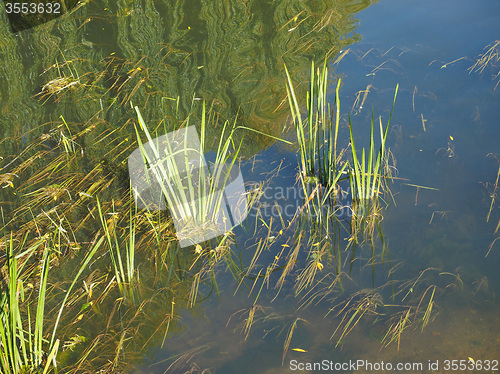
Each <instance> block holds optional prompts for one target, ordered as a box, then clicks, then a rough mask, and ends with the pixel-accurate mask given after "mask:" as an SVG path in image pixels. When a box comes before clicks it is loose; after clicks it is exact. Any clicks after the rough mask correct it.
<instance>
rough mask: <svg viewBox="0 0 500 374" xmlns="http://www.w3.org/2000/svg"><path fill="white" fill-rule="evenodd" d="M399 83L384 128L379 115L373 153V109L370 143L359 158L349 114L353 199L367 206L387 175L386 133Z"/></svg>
mask: <svg viewBox="0 0 500 374" xmlns="http://www.w3.org/2000/svg"><path fill="white" fill-rule="evenodd" d="M398 88H399V84H398V85H397V86H396V90H395V92H394V101H393V103H392V108H391V114H390V115H389V120H388V121H387V125H386V126H385V129H384V128H383V125H382V118H380V117H379V129H380V147H379V149H378V151H377V153H375V141H374V135H373V129H374V120H373V111H372V117H371V126H370V145H369V149H368V151H367V152H365V148H363V149H362V154H361V158H358V155H357V153H356V147H355V142H354V136H353V131H352V127H353V126H352V122H351V117H350V116H349V132H350V138H351V150H352V151H351V155H352V163H353V167H351V168H350V173H351V174H350V182H351V191H352V196H353V200H354V201H356V202H358V203H360V204H362V205H363V206H367V205H366V202H368V201H371V200H373V199H375V198H377V197H378V195H379V194H380V193H381V185H382V182H383V180H384V178H385V177H386V176H387V175H388V174H387V173H388V171H387V170H388V169H387V159H388V153H387V149H386V141H387V134H388V131H389V125H390V123H391V118H392V113H393V110H394V104H395V103H396V97H397V94H398ZM366 153H368V159H367V158H366Z"/></svg>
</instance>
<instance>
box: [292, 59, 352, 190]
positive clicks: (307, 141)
mask: <svg viewBox="0 0 500 374" xmlns="http://www.w3.org/2000/svg"><path fill="white" fill-rule="evenodd" d="M285 72H286V76H287V93H288V100H289V105H290V110H291V114H292V119H293V122H294V125H295V130H296V134H297V142H298V144H299V157H300V176H301V179H302V180H303V181H304V182H306V183H309V182H317V183H320V184H321V185H322V186H324V187H325V188H327V190H328V191H327V193H326V194H327V195H328V194H330V193H332V191H333V190H334V189H335V188H336V185H337V181H338V180H339V178H340V176H341V175H342V173H343V171H344V168H345V167H346V165H345V163H344V165H343V166H342V167H339V166H340V159H341V156H342V152H341V153H340V154H339V155H338V154H337V138H338V131H339V125H340V96H339V90H340V85H341V80H340V79H339V80H338V82H337V88H336V91H335V99H334V103H333V106H334V110H332V109H331V107H330V104H329V103H327V98H326V95H327V89H328V69H327V67H326V60H325V62H324V64H323V68H321V69H320V68H318V69H315V68H314V61H313V62H312V64H311V82H310V86H309V90H308V92H307V116H306V117H305V120H302V113H301V109H300V106H299V103H298V101H297V96H296V94H295V90H294V87H293V83H292V80H291V78H290V74H289V73H288V69H287V68H286V66H285ZM334 112H335V116H334Z"/></svg>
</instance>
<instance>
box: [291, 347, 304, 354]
mask: <svg viewBox="0 0 500 374" xmlns="http://www.w3.org/2000/svg"><path fill="white" fill-rule="evenodd" d="M292 351H295V352H302V353H305V352H307V351H306V350H304V349H302V348H292Z"/></svg>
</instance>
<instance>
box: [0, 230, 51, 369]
mask: <svg viewBox="0 0 500 374" xmlns="http://www.w3.org/2000/svg"><path fill="white" fill-rule="evenodd" d="M4 240H5V242H4V244H5V248H6V250H7V251H6V255H7V259H6V261H5V262H6V267H7V274H6V275H7V276H6V279H5V278H4V281H5V284H0V287H1V289H0V291H1V295H0V367H1V369H2V370H1V372H2V373H4V374H18V373H23V372H32V371H33V370H39V371H41V370H43V374H45V373H48V372H49V370H50V368H51V366H54V367H57V365H56V364H55V356H56V354H57V352H58V349H59V340H56V341H51V342H50V344H47V343H46V342H47V341H46V340H45V339H44V337H43V335H44V332H45V331H44V321H43V319H44V315H45V299H46V291H47V277H48V271H49V263H50V250H49V249H48V248H45V249H44V251H43V259H42V262H41V268H40V283H39V284H40V285H39V289H38V297H37V299H36V314H35V315H34V316H33V315H31V313H30V307H31V303H32V301H31V302H29V301H28V300H29V296H28V295H27V293H28V291H29V290H30V289H33V287H34V286H33V285H31V287H30V284H29V282H26V279H24V281H23V278H22V277H21V274H22V273H23V269H24V266H25V265H26V262H27V260H28V259H29V258H30V257H31V256H33V254H34V253H35V251H36V250H37V248H38V247H39V246H42V245H44V243H43V241H39V242H38V243H37V244H35V245H34V246H31V247H29V248H27V249H25V252H24V256H27V258H25V259H24V262H23V263H21V264H19V263H18V257H21V256H20V255H19V254H14V239H13V235H12V233H11V234H10V237H9V239H7V236H5V237H4ZM7 240H8V241H7ZM25 282H26V283H25ZM32 292H34V290H32ZM26 304H27V308H26V310H27V316H22V314H23V313H22V312H21V310H22V309H25V307H26ZM33 317H34V320H33V319H32V318H33ZM26 319H27V321H26Z"/></svg>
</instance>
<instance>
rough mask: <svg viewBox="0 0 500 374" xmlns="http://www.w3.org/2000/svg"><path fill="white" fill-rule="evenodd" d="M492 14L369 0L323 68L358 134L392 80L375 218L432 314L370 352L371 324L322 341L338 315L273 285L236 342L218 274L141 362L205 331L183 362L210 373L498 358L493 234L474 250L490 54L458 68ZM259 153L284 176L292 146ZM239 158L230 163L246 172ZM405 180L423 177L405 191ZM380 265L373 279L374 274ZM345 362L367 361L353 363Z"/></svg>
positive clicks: (230, 301) (238, 304)
mask: <svg viewBox="0 0 500 374" xmlns="http://www.w3.org/2000/svg"><path fill="white" fill-rule="evenodd" d="M498 15H500V2H499V1H496V0H490V1H477V2H471V1H455V0H453V1H452V0H449V1H419V2H414V1H401V0H382V1H380V2H378V3H375V4H373V5H372V6H370V7H369V8H368V9H366V10H364V11H362V12H361V13H359V14H358V15H357V17H358V18H359V27H358V29H357V30H356V31H357V32H358V33H359V34H360V35H361V36H362V40H361V41H360V42H358V43H356V44H354V45H353V46H351V50H350V51H349V53H348V55H347V56H346V57H345V58H344V59H343V60H342V61H341V62H340V64H339V65H338V66H337V67H335V69H336V74H340V75H341V76H342V77H343V78H342V79H343V86H342V90H341V97H342V114H343V116H344V124H345V117H346V115H347V113H348V112H351V115H352V118H353V126H356V128H357V129H360V130H359V131H360V133H361V132H362V130H363V129H364V130H365V133H366V129H367V128H368V126H369V119H370V115H371V110H372V108H373V110H374V113H375V116H378V115H382V116H383V119H384V121H386V120H387V118H388V114H389V113H388V111H389V109H390V107H391V104H392V99H393V96H394V89H395V87H396V84H398V83H399V94H398V97H397V101H396V106H395V110H394V115H393V118H392V130H391V134H390V147H391V149H392V151H393V153H394V156H395V159H396V160H397V163H396V167H397V170H398V173H397V177H398V179H396V180H395V181H394V184H393V185H392V190H393V193H394V199H395V202H396V205H395V206H394V204H391V206H390V208H389V209H388V210H386V211H384V213H383V215H384V221H383V227H384V230H385V231H384V233H385V236H386V240H387V242H388V243H389V244H388V245H389V252H390V255H391V260H392V262H393V265H394V269H393V270H394V277H395V278H396V279H403V280H410V279H413V280H415V279H417V278H418V277H419V276H420V275H422V274H423V275H422V279H424V278H425V279H426V282H427V283H425V284H426V285H428V286H429V285H437V286H438V288H439V290H440V291H442V292H438V293H439V295H440V296H438V293H436V299H435V303H436V304H435V309H434V311H439V314H438V316H437V319H436V320H435V321H434V323H433V324H431V325H430V326H428V327H426V329H425V330H424V332H422V333H421V332H420V329H418V330H417V331H413V332H408V333H407V335H404V336H403V338H402V341H401V347H400V349H397V343H393V344H392V345H391V346H390V347H389V348H387V349H385V350H382V351H381V352H379V349H380V342H379V341H380V338H381V336H379V335H380V334H381V331H382V328H381V326H379V325H377V324H374V325H370V324H360V328H356V329H354V330H353V332H352V333H351V335H350V336H349V337H348V338H347V339H346V342H345V344H342V345H340V346H339V347H335V339H332V340H331V339H330V337H331V335H332V334H333V331H334V330H335V328H336V326H337V323H338V322H339V321H338V320H334V319H332V318H329V317H326V318H325V314H326V312H327V311H328V305H324V304H319V305H317V306H316V307H311V308H308V309H305V310H302V309H301V310H300V311H297V307H298V306H299V305H300V300H298V299H294V297H293V296H291V295H289V296H285V295H283V297H279V298H278V299H277V300H275V301H273V302H271V300H272V298H273V297H274V295H275V294H276V290H274V289H270V290H269V291H265V292H264V295H263V296H261V299H259V305H262V306H263V308H264V309H265V310H266V313H267V314H268V315H273V316H276V319H272V318H269V319H267V320H264V321H261V322H259V323H256V326H254V328H253V329H252V332H251V333H250V335H249V338H248V339H247V340H246V341H244V336H245V334H244V333H243V332H242V327H241V324H242V318H243V317H241V314H240V311H241V310H242V309H244V308H250V307H251V306H252V300H251V299H249V298H248V297H247V292H246V291H245V290H240V292H239V293H237V294H236V295H233V293H234V290H235V285H234V284H232V283H231V278H230V277H227V278H225V279H226V281H227V285H226V286H227V289H225V291H224V292H223V293H222V297H221V300H220V301H214V300H212V301H211V302H210V303H206V304H204V305H202V306H201V308H202V309H203V314H204V315H205V316H206V319H204V318H201V317H198V318H193V317H192V316H190V313H189V312H185V313H184V315H183V317H182V318H183V323H184V325H185V331H184V332H183V333H182V335H181V337H174V338H172V339H170V340H167V348H166V349H163V350H161V349H158V350H157V351H156V352H155V354H154V355H153V357H154V359H153V360H152V361H151V362H150V363H154V362H155V361H156V362H158V361H161V360H163V359H166V358H168V357H171V355H173V354H174V353H180V352H182V351H183V350H186V349H187V347H188V346H189V343H187V342H189V341H190V339H191V341H192V342H193V343H192V344H205V343H207V344H211V348H210V349H209V350H208V351H206V352H204V353H201V354H200V355H194V357H193V358H192V360H188V361H189V362H196V364H197V365H198V366H199V367H200V368H202V369H204V368H209V369H210V370H212V372H216V373H287V372H295V371H293V370H291V369H290V366H289V362H290V360H291V359H295V360H299V361H302V362H307V361H318V360H322V359H328V360H332V361H335V362H344V361H346V360H356V359H367V360H368V359H369V360H371V361H372V362H377V361H380V360H386V361H392V362H403V361H404V362H427V360H429V359H434V360H441V361H443V360H445V359H460V358H466V357H465V356H464V355H468V356H470V357H482V359H488V358H489V359H493V358H495V357H493V356H494V355H496V356H497V357H496V358H497V359H498V348H499V343H500V342H499V340H498V336H499V335H498V332H499V328H500V326H499V324H498V318H497V317H495V316H498V310H499V305H498V301H497V300H496V296H495V295H497V294H498V293H499V288H500V287H499V286H500V276H499V272H498V264H499V260H500V244H498V242H497V244H496V245H494V246H493V247H492V249H491V251H490V252H489V253H488V250H489V246H490V244H491V242H492V241H493V240H494V238H495V237H496V236H495V235H493V231H494V229H495V226H496V223H497V222H498V220H499V219H500V214H499V213H500V212H499V209H498V206H496V207H495V209H494V210H493V214H492V219H491V220H490V222H489V223H486V214H487V212H488V209H489V204H490V200H489V193H488V189H487V188H485V186H484V183H486V182H488V183H490V185H491V183H493V182H494V180H495V177H496V173H497V170H498V165H499V164H498V161H497V160H496V159H495V157H492V155H496V157H500V127H499V126H498V123H499V120H500V105H499V99H500V87H497V89H496V90H495V85H496V83H497V82H498V79H499V78H500V77H497V78H496V79H492V78H493V76H494V75H495V74H497V73H498V71H499V69H500V66H499V64H498V63H497V65H496V66H493V67H487V68H486V69H485V70H484V72H483V73H482V74H479V73H476V72H472V73H469V71H468V70H467V69H468V68H470V67H471V66H472V65H473V64H474V62H475V61H476V59H477V58H478V57H479V55H480V54H482V53H484V52H485V51H486V50H485V47H486V46H487V45H488V44H490V43H492V42H493V41H495V40H498V39H499V38H500V22H499V16H498ZM455 60H457V61H456V62H453V61H455ZM377 67H379V68H378V69H377ZM370 84H371V85H372V86H371V91H370V94H369V95H368V96H367V99H366V101H365V103H364V105H363V109H361V110H359V104H358V105H357V106H354V107H353V103H354V101H355V98H356V93H357V92H359V91H361V90H364V89H365V88H366V87H367V86H368V85H370ZM332 88H333V87H332ZM362 96H363V95H361V97H362ZM351 109H353V110H351ZM422 118H423V119H424V120H425V121H424V123H423V124H422V122H423V121H422ZM345 130H346V128H345V127H344V129H343V136H344V140H345V139H346V131H345ZM360 137H361V139H363V138H362V136H361V135H360ZM365 140H366V138H365ZM273 155H274V158H275V159H273V160H272V161H273V162H274V163H275V164H276V163H277V162H278V161H280V160H284V166H286V167H288V169H287V168H285V170H286V171H284V172H283V175H282V176H281V178H282V179H280V180H278V181H277V182H276V183H278V185H280V183H281V185H282V186H286V185H289V184H290V183H293V181H292V179H293V178H292V177H291V176H292V175H293V167H294V166H293V165H294V164H293V163H294V155H292V154H286V155H283V154H282V151H280V149H279V147H275V148H271V149H270V150H268V151H266V152H265V153H263V154H261V155H258V156H257V157H256V158H257V159H259V157H260V159H261V161H262V160H266V161H265V162H267V163H271V161H270V160H271V159H272V158H273ZM248 169H249V166H247V168H246V169H245V166H243V171H244V172H245V170H246V172H247V175H248V174H249V171H248ZM290 170H292V172H290ZM409 184H413V185H419V186H423V187H430V188H433V189H432V190H431V189H425V188H423V187H422V188H419V189H418V190H417V188H416V187H414V186H410V185H409ZM497 236H498V235H497ZM271 257H272V256H271ZM426 269H427V270H426ZM385 271H387V269H385V270H383V272H384V277H382V278H385V279H386V280H387V279H388V277H387V276H386V275H385ZM422 272H424V273H422ZM361 273H363V272H361ZM353 279H354V280H355V281H354V282H353V284H351V285H350V286H348V290H347V291H346V292H347V293H349V292H352V293H354V292H356V291H359V290H360V289H362V288H364V287H370V282H369V281H368V280H369V279H370V272H369V271H365V272H364V276H363V274H362V275H359V274H358V275H353ZM484 279H487V286H484ZM481 280H483V282H482V283H481ZM348 283H349V282H348ZM399 285H400V283H396V285H395V287H396V289H397V288H398V287H399ZM386 301H387V302H389V300H386ZM403 304H404V303H402V305H403ZM261 317H262V315H261ZM299 317H300V318H303V319H305V320H307V321H308V322H307V323H305V322H304V323H301V324H299V327H298V328H297V332H295V334H294V337H293V340H292V343H291V345H290V350H289V352H288V354H287V356H286V358H285V360H284V365H283V366H282V354H283V346H284V341H285V338H286V334H287V333H288V331H289V329H290V326H291V323H292V322H293V321H294V320H295V319H296V318H299ZM208 321H210V322H208ZM228 321H229V322H228ZM386 327H388V326H386ZM374 331H375V332H374ZM474 331H476V332H477V331H481V333H480V334H479V333H475V332H474ZM458 334H461V335H460V336H461V338H460V340H459V341H457V340H456V339H457V335H458ZM382 335H383V333H382ZM374 336H375V337H376V338H374ZM179 341H181V342H182V344H179ZM292 348H301V349H304V350H306V351H307V352H297V351H291V349H292ZM170 362H171V361H170ZM189 365H190V364H189V363H186V365H185V366H184V368H188V367H189ZM166 367H168V365H166V364H157V365H153V366H144V367H143V369H144V371H145V372H151V373H161V372H164V371H165V369H166ZM185 370H187V369H185ZM179 372H184V371H182V370H180V371H179ZM302 372H312V371H302ZM326 372H330V371H326ZM348 372H350V370H348ZM358 372H370V371H369V370H368V371H367V370H365V369H363V368H360V369H359V371H358Z"/></svg>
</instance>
